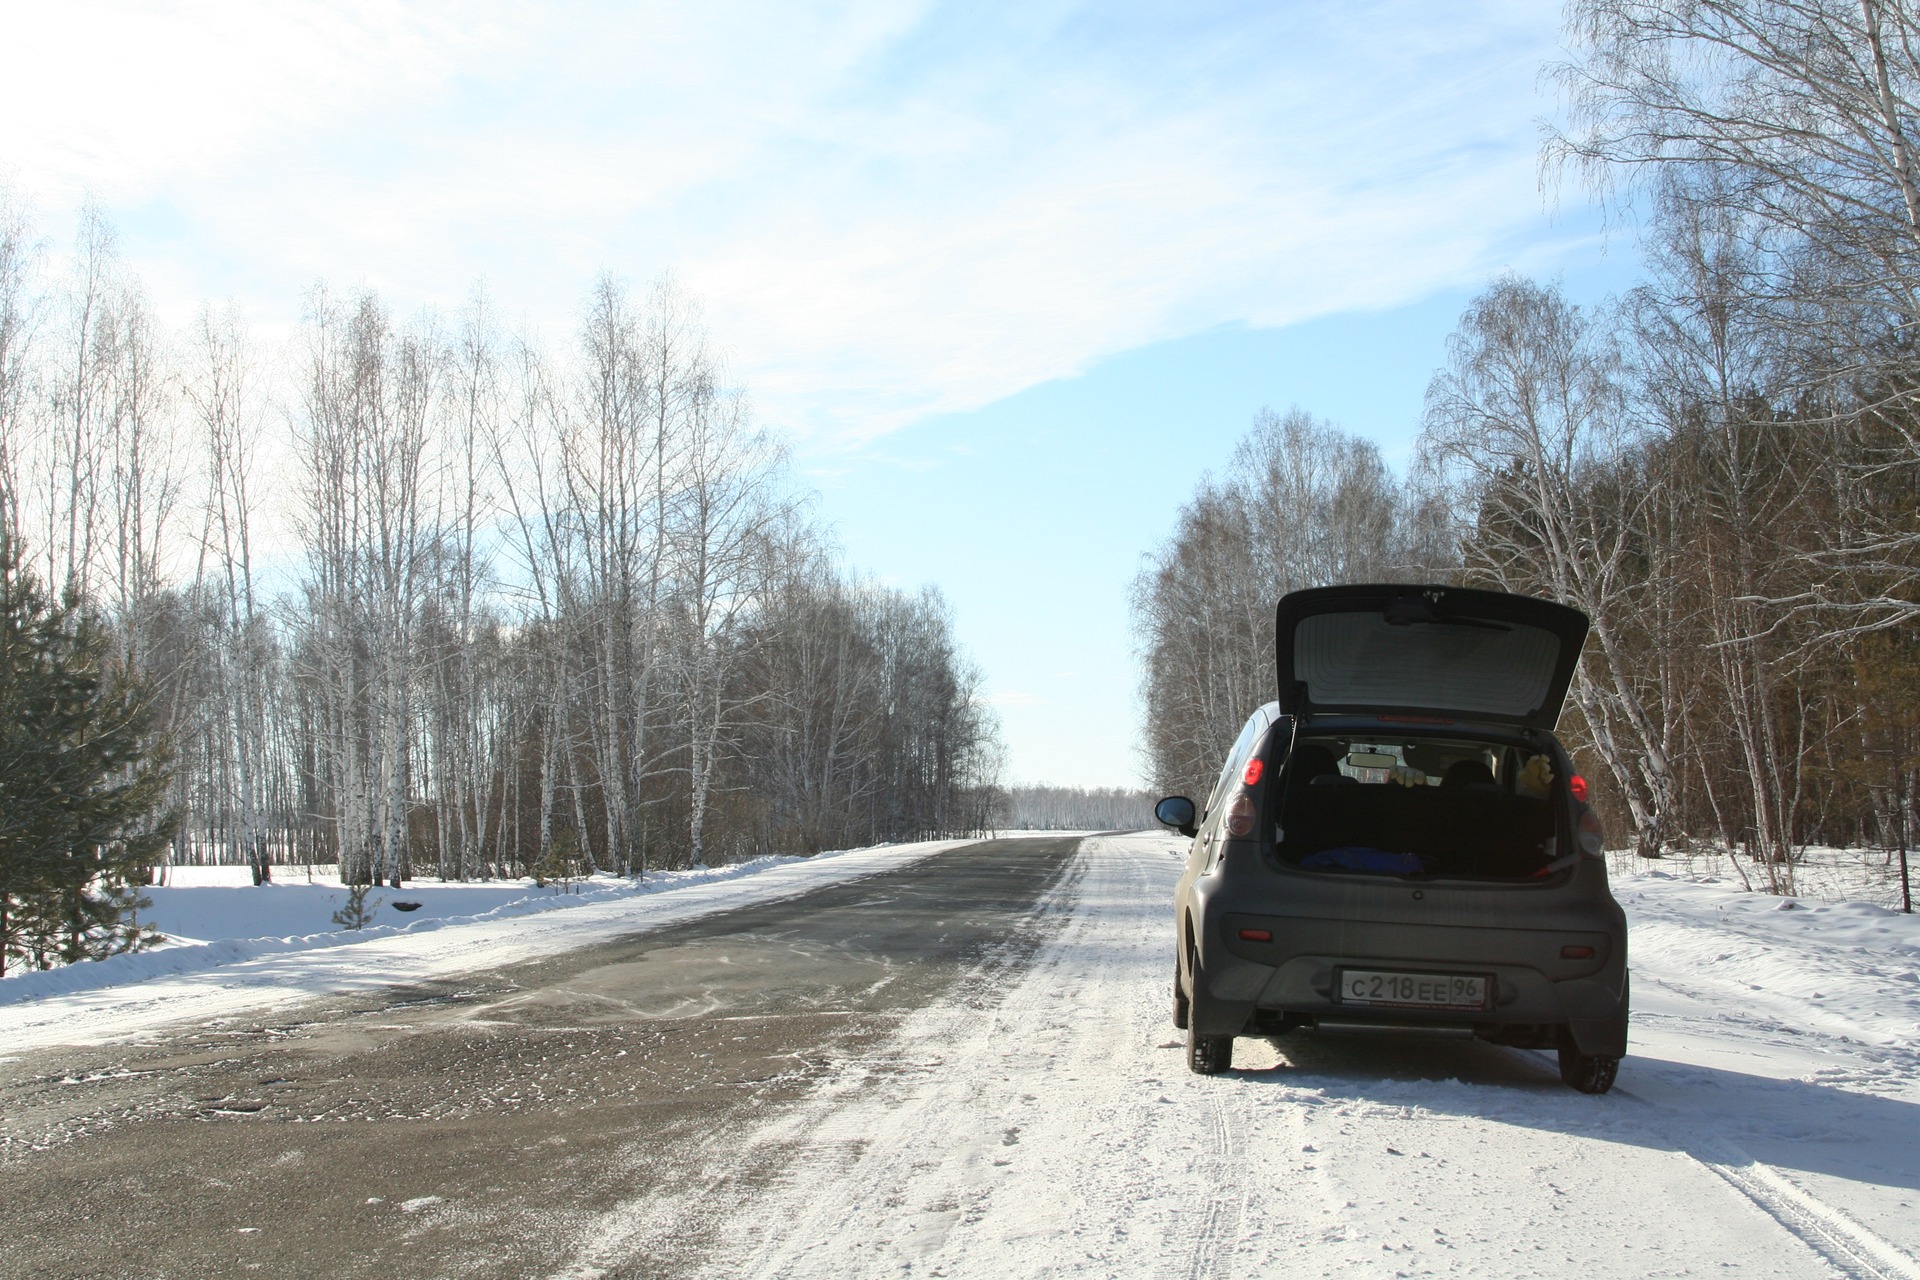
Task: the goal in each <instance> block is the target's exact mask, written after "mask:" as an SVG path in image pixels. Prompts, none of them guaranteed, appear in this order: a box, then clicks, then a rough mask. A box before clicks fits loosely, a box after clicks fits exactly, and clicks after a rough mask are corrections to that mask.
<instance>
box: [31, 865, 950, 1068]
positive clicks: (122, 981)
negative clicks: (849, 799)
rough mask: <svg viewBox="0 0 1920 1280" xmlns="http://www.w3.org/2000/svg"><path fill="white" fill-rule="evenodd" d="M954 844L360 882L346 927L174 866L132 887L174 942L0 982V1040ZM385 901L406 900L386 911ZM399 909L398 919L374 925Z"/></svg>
mask: <svg viewBox="0 0 1920 1280" xmlns="http://www.w3.org/2000/svg"><path fill="white" fill-rule="evenodd" d="M966 843H968V842H967V841H964V840H931V841H923V842H921V843H917V844H904V845H881V846H878V847H876V848H871V849H855V850H847V851H842V852H837V853H823V854H819V855H816V856H814V857H811V858H796V857H783V858H758V859H755V860H753V861H751V862H743V863H737V864H735V865H732V866H727V867H718V868H713V869H710V870H699V871H678V872H658V873H655V874H653V875H650V876H648V877H646V878H645V879H643V880H638V881H633V880H621V879H613V878H601V879H595V880H591V881H584V882H581V883H580V884H578V885H577V886H575V887H576V888H577V890H578V892H564V893H562V892H556V891H554V890H550V889H535V888H533V887H531V886H530V885H525V884H518V885H505V884H498V883H496V884H491V885H460V884H434V883H415V884H409V885H407V887H406V888H404V889H379V890H376V891H374V892H372V893H370V894H369V895H368V896H367V903H368V905H369V906H370V907H373V908H375V913H374V914H375V919H376V920H378V921H380V922H382V923H379V924H377V925H375V926H374V927H370V928H365V929H359V930H352V931H348V930H343V929H341V928H339V926H337V925H334V924H332V923H331V920H330V917H331V915H332V913H333V912H335V911H337V910H339V909H340V907H341V906H342V905H343V904H344V902H345V899H346V893H345V891H344V890H342V889H341V888H340V887H339V886H338V884H337V882H336V883H334V884H328V883H326V882H325V881H321V882H318V883H313V884H308V883H305V882H304V881H301V880H292V881H291V882H288V883H280V884H274V885H262V886H260V887H257V888H256V887H253V886H251V885H248V886H246V887H244V888H242V887H237V886H234V885H230V884H229V885H224V886H223V885H221V884H219V883H218V882H219V881H221V880H223V879H231V878H232V875H231V874H226V875H222V874H204V873H200V874H195V873H194V872H195V871H196V869H183V870H184V871H185V872H187V874H183V875H178V876H176V880H177V881H179V880H184V881H185V882H186V883H184V884H181V883H176V884H175V885H174V886H169V887H157V888H153V889H150V890H148V891H147V892H148V895H149V896H150V897H151V898H153V899H154V906H153V907H152V908H151V909H150V910H149V911H148V912H147V913H146V915H145V918H146V919H148V920H149V922H151V923H154V924H155V925H156V926H158V927H159V928H161V929H162V930H163V931H165V932H166V933H167V934H168V936H169V938H170V939H171V940H172V941H173V942H174V943H175V945H170V946H166V947H161V948H158V949H155V950H151V951H143V952H138V953H135V954H132V955H125V956H115V957H113V958H112V959H109V960H100V961H90V962H86V963H82V964H76V965H70V966H68V967H66V968H63V969H52V970H47V971H44V972H29V973H19V974H14V975H9V976H8V977H6V978H4V979H0V1047H3V1048H0V1052H8V1053H17V1052H20V1051H23V1050H27V1049H33V1048H37V1047H40V1046H43V1045H48V1044H99V1043H105V1042H108V1041H111V1040H115V1039H120V1038H124V1037H128V1036H133V1035H138V1034H141V1033H143V1032H147V1031H150V1030H152V1029H153V1028H155V1027H157V1026H159V1025H161V1024H163V1023H166V1022H172V1021H176V1020H179V1019H185V1018H195V1019H199V1018H214V1017H232V1016H235V1015H237V1014H240V1013H243V1012H247V1011H249V1010H253V1009H258V1008H263V1007H270V1006H274V1005H283V1004H287V1003H291V1002H293V1001H297V1000H304V999H309V998H311V997H313V996H318V995H329V994H339V993H342V992H347V991H354V990H363V989H367V988H371V987H379V986H386V985H391V984H394V983H403V982H414V981H419V980H422V979H427V978H435V977H445V976H449V975H454V974H460V973H476V972H483V971H485V970H489V969H495V968H498V967H500V966H502V965H507V964H513V963H516V962H518V961H521V960H528V959H532V958H534V957H537V956H543V955H552V954H555V953H557V952H562V951H568V950H571V949H573V948H575V947H581V946H587V945H590V944H592V943H596V942H604V941H607V940H608V939H612V938H617V937H620V936H622V935H625V934H630V933H638V932H640V931H642V930H645V929H652V928H659V927H661V926H664V925H669V924H678V923H680V922H681V921H684V920H691V919H695V918H697V917H699V916H703V915H709V914H712V913H714V912H717V911H728V910H732V909H733V908H735V907H745V906H752V905H753V904H755V903H760V902H771V901H775V900H778V899H781V898H789V897H793V896H795V895H797V894H801V893H806V892H808V891H809V890H812V889H817V888H820V887H822V886H825V885H829V884H837V883H840V882H842V881H846V880H854V879H858V878H859V877H861V876H868V875H874V874H876V873H878V872H881V871H888V870H892V869H893V868H896V867H901V866H905V865H907V864H909V863H912V862H916V861H918V860H919V859H921V858H925V857H930V856H931V855H933V854H935V853H939V852H940V851H942V850H944V849H951V848H953V847H955V846H956V845H960V844H966ZM208 870H209V871H217V872H223V871H225V869H208ZM239 874H244V872H240V873H239ZM209 880H212V881H215V882H216V883H213V884H207V883H204V882H205V881H209ZM197 882H198V883H197ZM396 901H399V902H419V903H420V904H421V907H420V908H419V910H417V911H415V912H412V913H410V914H401V913H399V912H397V911H396V910H395V909H393V907H392V903H393V902H396ZM401 920H405V921H407V922H408V923H405V924H398V923H391V924H390V923H386V922H388V921H401Z"/></svg>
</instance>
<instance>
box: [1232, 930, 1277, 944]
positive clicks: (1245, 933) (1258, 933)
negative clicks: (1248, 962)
mask: <svg viewBox="0 0 1920 1280" xmlns="http://www.w3.org/2000/svg"><path fill="white" fill-rule="evenodd" d="M1240 940H1241V941H1242V942H1272V941H1273V930H1271V929H1242V930H1241V931H1240Z"/></svg>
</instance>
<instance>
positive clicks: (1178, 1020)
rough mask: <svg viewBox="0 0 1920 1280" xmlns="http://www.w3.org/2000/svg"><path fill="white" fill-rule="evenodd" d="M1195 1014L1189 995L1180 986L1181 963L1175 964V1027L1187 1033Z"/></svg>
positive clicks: (1175, 962)
mask: <svg viewBox="0 0 1920 1280" xmlns="http://www.w3.org/2000/svg"><path fill="white" fill-rule="evenodd" d="M1192 1012H1193V1006H1192V1004H1191V1002H1189V1001H1188V999H1187V993H1186V991H1185V990H1183V989H1182V988H1181V986H1180V962H1179V961H1178V960H1175V961H1174V962H1173V1025H1174V1027H1175V1028H1176V1029H1178V1030H1181V1031H1185V1030H1186V1029H1187V1020H1188V1018H1189V1016H1190V1015H1191V1014H1192Z"/></svg>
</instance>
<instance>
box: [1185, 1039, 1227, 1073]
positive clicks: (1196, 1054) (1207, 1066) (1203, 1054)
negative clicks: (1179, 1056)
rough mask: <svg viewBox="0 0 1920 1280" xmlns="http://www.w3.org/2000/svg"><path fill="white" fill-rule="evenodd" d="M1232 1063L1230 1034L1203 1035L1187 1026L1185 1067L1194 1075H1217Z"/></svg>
mask: <svg viewBox="0 0 1920 1280" xmlns="http://www.w3.org/2000/svg"><path fill="white" fill-rule="evenodd" d="M1232 1065H1233V1037H1232V1036H1203V1035H1201V1034H1199V1033H1198V1032H1196V1031H1195V1030H1194V1029H1193V1028H1192V1027H1188V1028H1187V1068H1188V1069H1189V1070H1190V1071H1192V1072H1193V1073H1194V1074H1195V1075H1201V1076H1217V1075H1219V1074H1220V1073H1221V1072H1222V1071H1225V1070H1227V1069H1228V1068H1229V1067H1231V1066H1232Z"/></svg>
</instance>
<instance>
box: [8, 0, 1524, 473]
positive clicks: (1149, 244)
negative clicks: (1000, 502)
mask: <svg viewBox="0 0 1920 1280" xmlns="http://www.w3.org/2000/svg"><path fill="white" fill-rule="evenodd" d="M1556 16H1557V15H1556V13H1555V12H1554V6H1552V5H1550V4H1546V3H1530V4H1517V3H1516V4H1505V5H1500V4H1490V5H1484V6H1479V7H1478V8H1477V9H1476V10H1475V11H1474V12H1473V13H1472V14H1471V15H1468V14H1465V13H1463V11H1462V10H1461V9H1460V8H1459V7H1457V6H1435V5H1430V4H1424V3H1397V2H1393V3H1390V2H1379V3H1373V4H1365V5H1342V6H1334V5H1322V4H1318V3H1304V2H1301V3H1292V4H1277V5H1276V4H1272V3H1266V2H1261V3H1247V4H1244V5H1236V4H1217V5H1209V4H1205V3H1196V4H1194V5H1189V6H1167V7H1165V8H1164V9H1158V10H1155V9H1153V8H1152V7H1148V6H1133V5H1126V4H1120V5H1114V4H1107V3H1100V4H1086V5H1072V4H1064V3H1030V4H1022V5H1008V6H1002V7H998V8H995V7H989V6H979V5H963V4H949V5H934V4H920V5H914V4H900V3H866V2H863V0H845V2H844V3H838V4H819V5H794V4H787V3H762V4H755V5H734V6H720V5H710V4H704V3H697V2H688V3H678V4H676V3H661V4H651V5H647V6H644V7H633V6H628V5H625V4H618V3H607V4H602V5H588V4H565V5H562V4H551V5H531V4H522V3H505V2H504V0H494V2H493V3H470V4H460V5H452V4H445V5H436V4H398V3H381V2H378V0H357V2H355V0H330V2H328V3H310V4H301V3H290V4H281V5H274V6H263V5H258V4H250V3H235V2H227V0H195V2H190V3H178V4H159V3H135V2H133V0H119V2H108V0H93V2H81V3H71V4H66V5H60V6H37V7H34V8H33V9H31V10H23V15H22V21H21V22H16V23H15V25H14V26H13V28H12V30H11V31H10V44H11V52H10V53H8V54H7V55H6V62H7V67H6V74H5V75H4V76H0V165H4V166H10V167H12V168H13V170H14V171H15V172H16V173H17V174H18V175H19V177H20V179H21V180H22V182H23V183H24V184H25V185H26V186H27V187H28V188H29V189H30V190H32V191H34V192H36V193H38V194H39V195H40V196H41V198H42V199H43V201H45V202H48V203H50V204H52V205H55V206H57V205H59V204H61V203H62V202H68V201H71V200H72V199H73V198H75V196H76V194H77V193H78V192H79V191H80V190H82V189H90V190H92V191H94V192H97V193H98V194H99V196H100V197H101V198H102V199H103V200H105V201H106V203H107V204H108V205H109V207H110V209H111V210H112V211H113V212H114V213H115V214H116V215H117V216H118V217H119V218H120V220H121V221H122V222H123V223H124V224H125V225H126V227H127V231H128V233H129V234H128V244H129V249H130V251H132V252H133V253H134V254H135V255H136V257H137V265H139V266H140V267H141V268H142V269H143V270H144V271H145V272H146V273H147V274H148V276H149V279H150V281H151V282H152V284H153V286H154V289H155V292H156V294H158V295H159V296H160V298H161V300H162V302H163V303H165V302H167V301H168V300H169V299H172V300H175V301H176V302H179V301H184V300H186V299H194V298H198V297H201V296H205V295H209V294H212V295H229V294H231V295H236V296H239V297H241V298H243V299H246V300H249V301H250V302H252V303H253V305H254V308H255V310H256V311H257V312H259V313H261V314H262V315H263V316H266V317H269V318H273V317H278V318H280V319H282V320H284V319H285V318H286V317H287V316H289V315H290V314H291V313H292V311H293V310H294V308H295V307H296V306H297V299H298V296H299V294H300V291H301V290H302V289H304V288H305V286H306V285H307V284H308V283H310V282H311V281H312V280H313V279H314V278H316V277H319V276H326V277H331V278H333V279H336V280H340V281H343V282H347V283H358V282H365V283H367V284H370V285H373V286H375V287H378V288H381V289H382V290H384V291H386V292H387V293H388V294H389V295H390V296H391V297H392V298H393V300H394V301H395V302H396V304H398V305H399V306H401V307H402V308H408V307H411V306H412V305H415V304H419V303H438V304H441V305H447V304H451V303H453V302H455V301H457V300H458V299H459V298H460V297H462V296H463V295H464V294H465V293H466V291H467V289H468V287H469V285H470V282H471V281H472V280H473V279H474V278H475V277H477V276H485V277H487V278H488V279H489V280H490V281H491V284H492V287H493V290H494V292H495V294H496V295H497V297H498V298H499V300H500V301H501V302H502V303H503V304H504V306H505V308H506V309H507V310H508V311H510V312H519V311H523V310H524V311H525V312H526V313H527V314H528V315H529V316H530V317H531V318H532V319H533V320H535V321H536V322H539V323H541V324H542V325H544V326H546V327H548V328H549V329H559V330H564V329H565V328H567V327H570V324H571V319H570V318H571V316H572V314H573V309H574V306H575V300H576V299H577V298H578V297H579V296H580V294H581V293H582V292H583V290H584V287H585V284H586V282H587V280H588V279H589V278H590V277H591V275H592V274H593V273H594V272H595V271H597V270H599V269H602V268H609V269H612V270H614V271H616V272H619V273H622V274H626V275H629V276H632V277H636V278H644V277H646V276H649V275H652V274H654V273H655V272H657V271H659V270H661V269H663V268H666V267H669V266H671V267H673V268H675V269H676V270H677V271H678V272H679V273H680V275H681V276H682V277H683V279H685V281H686V282H687V283H688V284H689V285H690V286H691V287H692V288H693V289H694V290H695V291H696V292H697V293H699V294H701V295H703V296H704V297H705V298H706V299H707V301H708V306H709V312H710V314H711V316H712V318H713V320H714V323H715V328H716V331H717V333H718V335H719V336H720V337H721V338H722V340H723V341H724V342H726V343H727V345H728V346H729V347H730V348H731V349H732V351H733V352H734V354H735V358H736V365H737V367H738V372H739V373H740V374H741V375H742V376H743V377H744V378H745V379H746V380H747V381H748V382H749V383H750V385H751V386H752V387H753V389H754V392H755V398H756V400H757V402H758V403H759V404H760V406H761V408H762V411H763V413H764V415H765V416H766V417H767V418H769V419H770V420H771V421H774V422H776V423H778V424H780V425H782V426H785V427H788V428H789V429H792V430H795V431H797V432H798V433H800V434H801V435H802V436H803V437H808V438H810V439H811V440H812V441H813V444H814V447H815V448H816V449H825V448H827V447H828V446H830V445H831V444H832V442H835V441H840V442H844V443H856V442H859V441H862V440H870V439H872V438H874V437H875V436H878V435H881V434H884V433H885V432H887V431H889V430H891V429H893V428H895V427H897V426H899V425H901V424H902V423H904V422H907V421H910V420H912V419H914V418H916V417H919V416H922V415H925V414H927V413H932V412H939V411H946V410H955V409H963V408H967V407H970V406H974V405H978V404H981V403H984V402H987V401H990V400H993V399H996V398H998V397H1001V396H1004V395H1007V394H1009V393H1011V392H1013V391H1016V390H1018V389H1020V388H1021V387H1023V386H1027V385H1031V384H1032V383H1034V382H1036V381H1040V380H1044V379H1048V378H1053V377H1059V376H1063V375H1067V374H1071V373H1073V372H1076V371H1079V370H1082V369H1084V368H1086V367H1087V366H1088V365H1090V364H1091V363H1092V362H1094V361H1096V360H1098V359H1099V358H1100V357H1102V356H1104V355H1108V354H1111V353H1113V352H1116V351H1120V350H1125V349H1128V348H1131V347H1135V346H1139V345H1142V344H1144V343H1148V342H1152V341H1156V340H1158V339H1162V338H1167V337H1172V336H1176V335H1179V334H1183V333H1190V332H1195V331H1198V330H1202V329H1205V328H1209V327H1211V326H1214V325H1217V324H1221V323H1226V322H1233V321H1243V322H1247V323H1252V324H1283V323H1287V322H1289V321H1292V320H1297V319H1301V318H1305V317H1308V316H1312V315H1316V314H1323V313H1326V312H1329V311H1335V310H1343V309H1349V308H1356V307H1371V306H1388V305H1392V304H1395V303H1398V302H1403V301H1406V300H1409V299H1412V298H1415V297H1418V296H1421V295H1422V294H1425V293H1428V292H1431V291H1432V290H1434V289H1436V288H1441V287H1446V286H1448V285H1453V284H1457V283H1460V282H1463V281H1466V280H1469V279H1473V278H1476V277H1478V276H1480V275H1483V274H1484V273H1485V272H1486V271H1487V270H1488V269H1489V268H1490V266H1496V265H1499V264H1500V263H1501V262H1503V261H1506V260H1508V259H1511V258H1512V257H1514V256H1515V255H1516V254H1527V253H1533V254H1536V255H1537V254H1540V253H1541V252H1543V251H1542V250H1541V249H1540V247H1539V245H1538V243H1537V231H1536V230H1535V229H1534V228H1533V227H1532V223H1533V222H1534V220H1535V219H1536V218H1537V213H1538V210H1539V201H1538V197H1537V195H1535V193H1534V170H1533V159H1532V151H1533V143H1534V139H1533V135H1532V126H1531V118H1532V117H1533V116H1534V115H1535V114H1537V113H1538V112H1539V110H1540V109H1541V106H1542V104H1540V103H1538V102H1537V101H1536V100H1535V97H1534V73H1535V68H1536V67H1537V65H1538V62H1539V60H1540V58H1541V57H1542V56H1543V55H1545V54H1546V53H1548V52H1549V51H1550V47H1551V42H1552V40H1553V38H1554V32H1555V25H1556V21H1555V20H1556ZM23 24H24V25H23ZM1548 256H1550V253H1549V254H1548Z"/></svg>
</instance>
